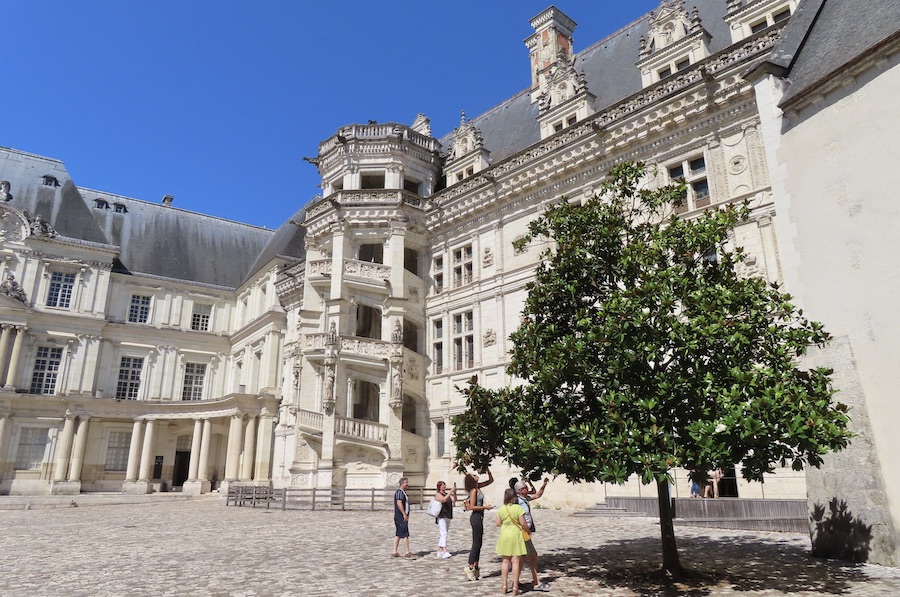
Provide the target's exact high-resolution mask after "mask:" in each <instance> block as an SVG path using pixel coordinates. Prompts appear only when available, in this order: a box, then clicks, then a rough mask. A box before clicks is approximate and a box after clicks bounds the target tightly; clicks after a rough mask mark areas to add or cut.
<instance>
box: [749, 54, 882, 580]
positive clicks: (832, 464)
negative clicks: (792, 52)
mask: <svg viewBox="0 0 900 597" xmlns="http://www.w3.org/2000/svg"><path fill="white" fill-rule="evenodd" d="M894 52H895V53H893V54H890V55H887V56H884V55H882V56H876V57H873V58H871V59H870V60H869V61H868V63H867V64H865V65H864V66H865V68H864V70H859V69H858V71H859V72H854V73H847V74H846V75H844V77H843V78H842V79H841V80H839V81H835V82H834V83H836V84H832V85H829V86H828V87H827V88H826V89H824V90H822V91H821V92H819V94H818V95H816V96H814V97H812V98H810V99H809V101H802V102H800V103H799V105H797V106H796V107H792V108H791V109H790V111H789V112H788V113H787V114H781V111H780V110H779V109H778V108H777V107H776V104H777V102H778V99H779V98H780V96H781V93H780V92H781V87H780V83H779V81H777V80H775V79H773V78H767V79H765V80H762V81H760V82H759V83H758V84H757V95H758V97H759V98H760V102H761V108H762V109H761V112H762V113H763V114H764V115H768V118H766V117H765V116H764V130H765V131H766V133H767V136H766V143H767V146H768V149H769V154H768V159H769V163H770V164H771V172H772V174H773V194H774V197H775V203H776V207H777V211H778V223H777V226H778V243H779V251H780V254H781V256H782V267H783V271H784V278H785V281H786V284H787V290H788V291H789V292H791V294H793V295H794V296H795V297H796V300H797V302H798V304H800V306H802V307H803V309H804V313H805V314H806V315H807V316H809V317H811V318H812V319H815V320H819V321H821V322H823V323H824V324H825V328H826V329H827V330H828V331H829V332H830V333H831V334H832V335H833V336H834V337H835V341H834V342H833V343H832V345H831V346H830V347H828V349H826V350H825V351H822V352H821V353H817V354H815V355H813V357H812V358H811V361H812V362H817V363H821V364H824V365H827V366H830V367H833V368H834V369H835V372H836V378H837V379H838V380H839V382H840V383H836V384H835V385H836V389H837V390H838V394H837V396H836V398H837V400H840V401H843V402H846V403H848V404H850V405H851V406H852V408H853V410H851V412H850V416H851V418H852V419H853V420H854V431H855V432H856V433H857V434H858V437H857V438H856V439H855V440H854V441H853V443H852V444H851V446H850V448H849V449H848V450H846V451H845V452H843V453H839V454H836V455H833V456H829V457H827V458H826V466H825V468H824V469H823V471H822V473H817V472H815V471H811V472H810V483H811V490H810V491H811V495H810V500H811V505H812V503H813V502H816V503H819V504H820V505H822V504H824V503H827V501H828V500H830V499H833V498H837V499H839V500H845V501H846V502H847V504H848V506H849V509H850V511H851V513H852V514H854V515H855V516H856V517H857V520H859V521H861V522H862V523H863V524H868V525H869V526H870V528H871V529H873V532H874V533H875V539H874V540H873V544H872V548H873V552H875V554H874V555H873V557H872V559H870V561H876V562H882V563H892V564H894V565H896V563H897V556H896V555H895V553H896V551H897V544H896V538H895V532H894V531H893V529H894V528H896V524H897V521H900V499H897V496H900V463H898V461H897V458H896V455H897V453H898V451H900V435H898V433H897V427H898V425H900V411H898V410H897V408H896V399H895V393H896V391H895V388H896V387H897V386H898V385H900V379H898V374H897V358H898V355H900V316H898V312H897V309H896V300H895V297H896V295H897V293H898V291H900V275H898V273H897V268H896V263H895V261H896V259H895V252H896V251H895V247H894V246H893V245H894V243H893V238H894V237H895V236H896V233H895V230H896V227H897V225H898V224H900V212H898V209H897V201H896V194H897V193H896V188H895V185H894V183H893V177H891V176H890V174H889V173H890V172H892V171H893V170H894V169H895V168H896V165H897V164H898V163H900V145H898V144H897V143H896V139H897V138H898V136H900V119H898V118H897V117H896V98H897V95H898V92H900V65H898V57H900V54H897V53H896V50H894ZM883 513H886V514H887V516H886V517H885V515H884V514H883Z"/></svg>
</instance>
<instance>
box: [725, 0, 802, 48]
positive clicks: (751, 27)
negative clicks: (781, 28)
mask: <svg viewBox="0 0 900 597" xmlns="http://www.w3.org/2000/svg"><path fill="white" fill-rule="evenodd" d="M798 2H799V0H754V1H753V2H748V3H746V4H744V5H736V6H734V7H732V8H730V9H729V12H728V14H726V15H725V22H726V23H728V24H729V25H730V26H731V41H732V42H735V43H736V42H739V41H741V40H742V39H745V38H747V37H750V36H751V35H755V34H757V33H760V32H762V31H764V30H766V29H768V28H769V27H771V26H773V25H775V24H776V23H781V22H782V21H785V20H787V19H789V18H790V16H791V15H792V14H793V13H794V11H795V10H796V9H797V3H798Z"/></svg>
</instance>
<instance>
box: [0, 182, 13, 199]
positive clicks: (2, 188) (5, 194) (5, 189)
mask: <svg viewBox="0 0 900 597" xmlns="http://www.w3.org/2000/svg"><path fill="white" fill-rule="evenodd" d="M9 188H10V187H9V181H8V180H0V201H4V202H5V201H12V199H13V196H12V193H10V192H9Z"/></svg>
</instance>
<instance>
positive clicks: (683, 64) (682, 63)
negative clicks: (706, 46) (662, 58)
mask: <svg viewBox="0 0 900 597" xmlns="http://www.w3.org/2000/svg"><path fill="white" fill-rule="evenodd" d="M690 65H691V59H690V58H685V59H684V60H682V61H680V62H678V63H677V64H676V65H675V70H676V71H683V70H684V69H686V68H687V67H689V66H690Z"/></svg>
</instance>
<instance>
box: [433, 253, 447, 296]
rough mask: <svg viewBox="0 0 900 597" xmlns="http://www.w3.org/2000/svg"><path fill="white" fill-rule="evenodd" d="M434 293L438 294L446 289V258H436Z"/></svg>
mask: <svg viewBox="0 0 900 597" xmlns="http://www.w3.org/2000/svg"><path fill="white" fill-rule="evenodd" d="M433 272H434V276H433V277H434V293H435V294H438V293H441V292H443V291H444V258H443V257H435V258H434V268H433Z"/></svg>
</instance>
